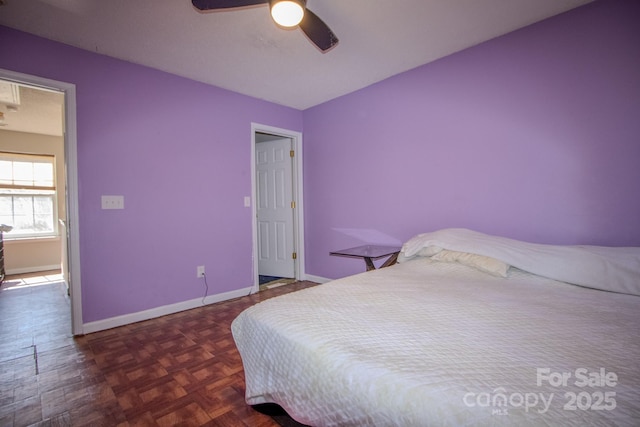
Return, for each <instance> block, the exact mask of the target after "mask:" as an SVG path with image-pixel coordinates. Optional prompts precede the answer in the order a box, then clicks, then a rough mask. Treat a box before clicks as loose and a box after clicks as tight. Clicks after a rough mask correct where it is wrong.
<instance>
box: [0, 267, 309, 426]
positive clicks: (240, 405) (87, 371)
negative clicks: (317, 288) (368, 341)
mask: <svg viewBox="0 0 640 427" xmlns="http://www.w3.org/2000/svg"><path fill="white" fill-rule="evenodd" d="M7 282H8V283H5V284H3V286H2V288H1V289H0V345H1V347H2V349H1V350H0V426H122V427H125V426H177V425H184V426H234V427H235V426H255V427H271V426H274V427H275V426H278V424H277V423H276V422H275V421H274V419H273V418H271V417H270V416H268V415H265V414H262V413H260V412H258V411H256V410H255V409H253V408H251V407H249V406H247V405H246V403H245V401H244V391H245V386H244V374H243V369H242V361H241V359H240V355H239V354H238V351H237V349H236V347H235V344H234V341H233V338H232V336H231V330H230V325H231V321H232V320H233V319H234V318H235V317H236V316H237V315H238V314H240V312H241V311H242V310H244V309H245V308H247V307H249V306H251V305H253V304H256V303H257V302H259V301H263V300H265V299H268V298H271V297H274V296H277V295H281V294H285V293H288V292H293V291H296V290H299V289H302V288H306V287H309V286H314V285H315V283H312V282H295V283H292V284H290V285H286V286H280V287H276V288H273V289H268V290H265V291H262V292H259V293H257V294H255V295H251V296H246V297H242V298H238V299H235V300H231V301H225V302H221V303H217V304H211V305H208V306H204V307H200V308H196V309H193V310H189V311H184V312H181V313H177V314H173V315H169V316H164V317H161V318H158V319H153V320H148V321H144V322H139V323H135V324H131V325H127V326H123V327H119V328H114V329H110V330H107V331H102V332H97V333H93V334H89V335H85V336H82V337H75V338H74V337H72V336H71V335H70V332H68V330H69V329H70V319H69V312H70V309H69V301H68V299H67V298H66V294H65V291H64V289H63V285H62V284H61V283H53V284H51V283H50V284H47V285H41V286H25V287H21V286H11V283H13V282H12V280H11V277H9V278H8V281H7ZM56 300H57V303H58V304H57V305H56V304H54V301H56ZM54 306H56V307H58V308H57V309H55V308H53V307H54ZM43 307H45V309H42V308H43Z"/></svg>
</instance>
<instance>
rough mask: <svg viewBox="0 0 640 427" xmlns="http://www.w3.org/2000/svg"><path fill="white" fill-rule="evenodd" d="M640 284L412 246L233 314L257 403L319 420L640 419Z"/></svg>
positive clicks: (565, 422) (249, 397) (250, 399)
mask: <svg viewBox="0 0 640 427" xmlns="http://www.w3.org/2000/svg"><path fill="white" fill-rule="evenodd" d="M639 324H640V297H639V296H636V295H629V294H622V293H615V292H608V291H603V290H599V289H592V288H587V287H583V286H576V285H574V284H569V283H565V282H560V281H557V280H554V279H551V278H548V277H543V276H540V275H537V274H533V273H530V272H526V271H523V270H521V269H518V268H514V267H510V269H509V273H508V275H507V276H506V277H502V276H501V275H494V274H488V273H486V272H485V271H480V270H478V269H477V268H474V267H470V266H468V265H464V264H461V263H459V262H441V261H436V260H434V259H432V258H431V257H416V258H413V259H408V260H406V262H403V263H402V264H399V265H395V266H393V267H389V268H385V269H381V270H375V271H371V272H367V273H363V274H359V275H355V276H351V277H347V278H343V279H339V280H334V281H331V282H329V283H326V284H323V285H319V286H317V287H314V288H310V289H306V290H302V291H298V292H294V293H291V294H287V295H283V296H280V297H277V298H273V299H269V300H267V301H264V302H262V303H259V304H257V305H255V306H253V307H251V308H249V309H247V310H245V311H244V312H243V313H241V314H240V316H239V317H238V318H236V319H235V320H234V322H233V324H232V331H233V336H234V339H235V341H236V344H237V346H238V349H239V351H240V354H241V356H242V361H243V365H244V369H245V378H246V401H247V403H248V404H250V405H256V404H261V403H277V404H279V405H280V406H282V407H283V408H284V409H285V410H286V411H287V412H288V413H289V415H291V416H292V417H293V418H294V419H296V420H297V421H299V422H301V423H304V424H308V425H312V426H346V425H349V426H425V425H456V426H459V425H469V426H476V425H562V426H572V425H575V426H583V425H629V426H632V425H636V426H637V425H640V332H639V328H638V325H639Z"/></svg>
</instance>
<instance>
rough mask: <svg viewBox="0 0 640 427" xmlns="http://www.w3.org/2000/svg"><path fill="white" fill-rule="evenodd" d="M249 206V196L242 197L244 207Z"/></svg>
mask: <svg viewBox="0 0 640 427" xmlns="http://www.w3.org/2000/svg"><path fill="white" fill-rule="evenodd" d="M250 206H251V197H249V196H244V207H245V208H248V207H250Z"/></svg>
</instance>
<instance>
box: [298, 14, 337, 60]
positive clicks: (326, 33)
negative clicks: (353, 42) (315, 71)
mask: <svg viewBox="0 0 640 427" xmlns="http://www.w3.org/2000/svg"><path fill="white" fill-rule="evenodd" d="M300 28H301V29H302V31H303V32H304V33H305V34H306V35H307V37H309V40H311V41H312V42H313V43H314V44H315V45H316V46H318V47H319V48H320V50H321V51H323V52H326V51H327V50H329V49H331V48H332V47H333V46H335V45H336V44H338V41H339V40H338V37H336V35H335V34H333V31H331V29H330V28H329V27H328V26H327V24H325V23H324V22H323V21H322V19H320V18H318V15H316V14H315V13H313V12H311V11H310V10H309V9H305V11H304V17H303V18H302V22H300Z"/></svg>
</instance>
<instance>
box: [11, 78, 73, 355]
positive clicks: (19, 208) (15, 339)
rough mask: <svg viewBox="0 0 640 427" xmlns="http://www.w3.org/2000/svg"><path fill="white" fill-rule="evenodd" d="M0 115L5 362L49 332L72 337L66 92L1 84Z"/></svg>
mask: <svg viewBox="0 0 640 427" xmlns="http://www.w3.org/2000/svg"><path fill="white" fill-rule="evenodd" d="M0 113H1V115H0V224H4V225H5V226H4V227H3V228H4V230H5V232H4V233H3V255H4V256H3V258H4V259H3V264H4V265H3V267H4V270H5V273H6V277H5V278H4V281H3V283H2V286H1V287H0V307H2V310H0V322H2V324H3V329H2V337H1V338H2V342H4V343H7V344H8V345H6V346H4V347H3V351H2V354H0V357H1V358H3V359H2V360H4V358H6V357H16V356H19V355H20V352H21V351H27V352H28V351H31V350H32V349H31V348H32V347H33V349H35V348H36V345H40V347H41V348H43V347H46V345H47V343H49V342H51V340H50V338H52V337H50V336H49V335H51V333H53V332H52V331H55V334H54V335H55V338H57V339H59V338H60V336H61V335H62V336H65V337H68V338H69V339H71V337H72V316H71V311H72V308H71V298H70V294H71V292H70V291H71V290H70V287H69V268H68V255H67V253H68V252H67V238H68V235H67V229H66V224H67V212H66V209H67V200H66V191H65V190H66V181H67V176H66V169H65V129H64V128H65V116H64V113H65V93H64V92H63V91H58V90H55V89H48V88H42V87H37V86H31V85H28V84H22V83H20V82H16V81H13V80H3V79H0ZM6 334H9V336H5V335H6ZM23 341H24V342H23ZM9 344H10V345H9ZM27 344H28V345H27ZM9 347H11V348H9ZM6 352H8V354H5V353H6Z"/></svg>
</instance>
